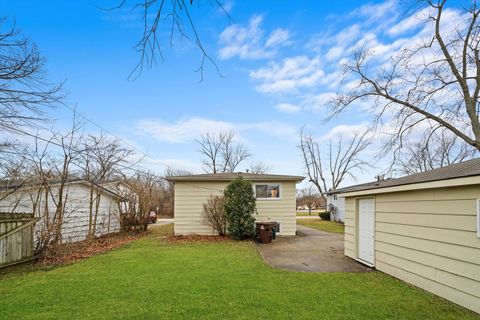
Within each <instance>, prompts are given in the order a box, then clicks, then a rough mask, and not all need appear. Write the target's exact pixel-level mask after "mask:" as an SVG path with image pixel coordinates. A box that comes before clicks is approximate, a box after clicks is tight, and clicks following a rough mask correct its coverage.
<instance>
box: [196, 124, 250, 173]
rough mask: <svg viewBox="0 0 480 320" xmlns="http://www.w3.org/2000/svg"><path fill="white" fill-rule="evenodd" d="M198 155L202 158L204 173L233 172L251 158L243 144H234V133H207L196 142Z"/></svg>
mask: <svg viewBox="0 0 480 320" xmlns="http://www.w3.org/2000/svg"><path fill="white" fill-rule="evenodd" d="M197 143H198V144H199V145H200V150H199V152H200V154H201V155H202V156H203V157H204V159H203V165H204V170H205V171H206V172H211V173H224V172H234V171H235V169H236V168H237V167H238V165H239V164H240V163H242V162H243V161H244V160H246V159H248V158H249V157H251V154H250V152H249V151H248V149H247V148H246V147H245V145H244V144H242V143H239V142H235V132H234V131H227V132H220V133H218V134H216V135H212V134H210V133H207V134H205V135H202V136H201V138H200V140H197Z"/></svg>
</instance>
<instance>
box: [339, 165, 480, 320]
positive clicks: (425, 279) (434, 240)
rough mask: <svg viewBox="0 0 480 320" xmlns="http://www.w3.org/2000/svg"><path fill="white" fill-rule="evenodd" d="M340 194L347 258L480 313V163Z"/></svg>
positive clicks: (355, 187) (367, 185) (355, 188)
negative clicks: (341, 197) (342, 201)
mask: <svg viewBox="0 0 480 320" xmlns="http://www.w3.org/2000/svg"><path fill="white" fill-rule="evenodd" d="M337 192H339V194H341V195H342V196H343V197H345V208H346V210H345V213H346V216H345V255H346V256H348V257H351V258H353V259H355V260H358V261H360V262H362V263H364V264H366V265H369V266H372V267H375V268H376V269H378V270H380V271H383V272H385V273H388V274H390V275H392V276H394V277H397V278H399V279H402V280H404V281H406V282H409V283H411V284H413V285H416V286H418V287H420V288H423V289H425V290H427V291H430V292H432V293H434V294H437V295H439V296H441V297H443V298H445V299H448V300H451V301H453V302H455V303H457V304H459V305H462V306H464V307H467V308H469V309H472V310H473V311H476V312H478V313H480V159H474V160H470V161H465V162H462V163H458V164H453V165H450V166H447V167H443V168H440V169H435V170H431V171H427V172H424V173H419V174H414V175H410V176H406V177H402V178H398V179H388V180H381V181H377V182H372V183H367V184H362V185H357V186H352V187H348V188H343V189H341V190H337Z"/></svg>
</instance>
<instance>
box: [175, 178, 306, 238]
mask: <svg viewBox="0 0 480 320" xmlns="http://www.w3.org/2000/svg"><path fill="white" fill-rule="evenodd" d="M238 177H242V178H243V179H245V180H249V181H251V183H252V187H253V191H254V194H255V198H256V205H257V215H256V216H255V219H256V220H258V221H276V222H278V223H279V224H280V232H279V235H295V232H296V184H297V183H298V182H300V181H302V180H303V179H304V177H300V176H288V175H276V174H253V173H241V172H239V173H217V174H197V175H188V176H177V177H167V180H168V181H171V182H173V183H174V194H175V197H174V216H175V226H174V228H175V234H176V235H185V234H199V235H212V234H214V231H213V229H212V228H211V227H210V226H208V225H207V224H205V222H204V221H203V218H202V211H203V203H205V202H206V201H207V199H208V198H209V197H210V196H211V195H214V196H215V195H222V194H223V191H224V190H225V188H226V187H227V185H228V184H229V183H230V182H232V181H233V180H235V179H237V178H238Z"/></svg>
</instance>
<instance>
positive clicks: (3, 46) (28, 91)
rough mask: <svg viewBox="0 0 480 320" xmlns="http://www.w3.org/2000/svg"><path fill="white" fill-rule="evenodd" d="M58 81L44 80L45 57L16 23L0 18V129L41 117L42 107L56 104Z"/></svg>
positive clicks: (60, 86)
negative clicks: (9, 22) (9, 23)
mask: <svg viewBox="0 0 480 320" xmlns="http://www.w3.org/2000/svg"><path fill="white" fill-rule="evenodd" d="M61 88H62V83H60V84H56V85H54V84H51V83H49V82H47V80H46V72H45V59H44V58H43V57H42V56H41V55H40V52H39V51H38V49H37V47H36V46H35V44H32V43H30V41H28V40H27V39H26V38H24V37H23V36H22V35H21V34H20V32H19V31H18V29H16V26H15V25H13V26H11V27H8V26H7V19H6V18H0V130H5V129H11V128H16V127H18V126H21V125H30V126H31V125H32V124H33V123H35V122H37V121H39V120H45V114H44V108H46V107H52V106H55V105H56V104H58V103H59V102H60V101H61V99H62V98H63V95H62V93H61Z"/></svg>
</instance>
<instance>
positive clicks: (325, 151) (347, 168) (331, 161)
mask: <svg viewBox="0 0 480 320" xmlns="http://www.w3.org/2000/svg"><path fill="white" fill-rule="evenodd" d="M367 133H368V132H365V133H361V134H360V133H356V134H354V136H353V138H351V139H350V140H349V141H344V139H343V138H339V139H338V141H334V140H333V139H330V141H329V143H328V147H326V148H322V147H321V144H320V143H319V142H318V141H317V140H316V139H315V138H314V137H313V136H312V135H311V134H306V133H305V132H304V130H303V129H302V131H301V134H300V146H299V148H300V150H301V152H302V156H303V161H304V165H305V168H306V170H307V174H308V177H309V179H310V182H311V183H313V184H314V185H315V187H316V188H317V189H318V192H319V193H320V195H321V196H322V197H326V193H327V192H328V191H329V190H336V189H337V188H338V187H339V186H340V184H341V183H342V182H343V181H344V180H345V178H347V177H351V178H355V173H356V172H358V171H363V170H365V169H366V168H369V167H371V164H369V163H368V162H366V161H364V160H362V158H361V154H362V152H363V151H364V150H365V149H366V148H367V147H368V146H369V145H370V143H371V142H370V140H369V138H368V134H367Z"/></svg>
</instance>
